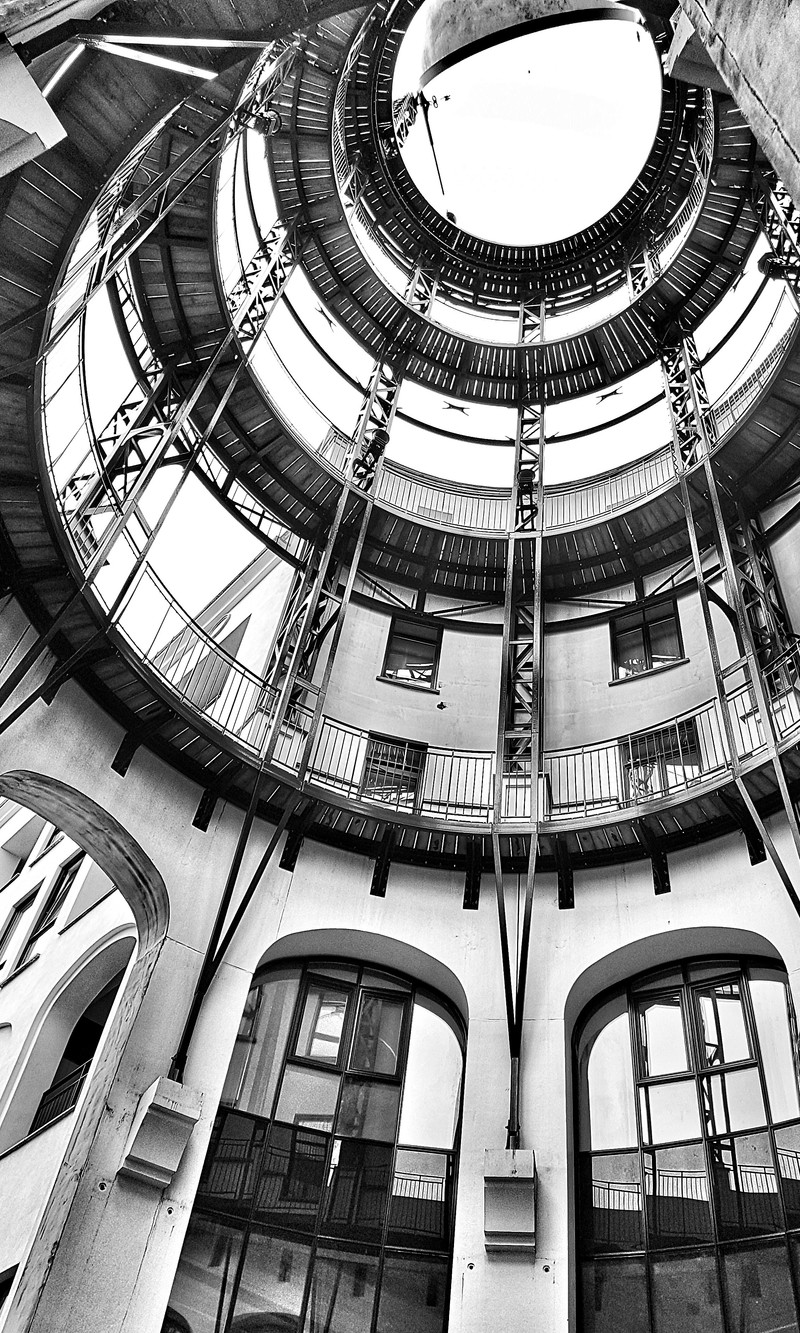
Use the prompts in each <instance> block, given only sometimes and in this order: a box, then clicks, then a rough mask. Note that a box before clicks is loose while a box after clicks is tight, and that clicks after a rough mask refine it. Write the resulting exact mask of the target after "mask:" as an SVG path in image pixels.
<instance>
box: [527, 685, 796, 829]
mask: <svg viewBox="0 0 800 1333" xmlns="http://www.w3.org/2000/svg"><path fill="white" fill-rule="evenodd" d="M743 675H744V670H743V668H742V667H741V666H737V667H736V670H735V671H734V672H731V674H730V676H729V677H728V678H727V681H726V685H727V695H726V706H727V709H728V716H729V718H730V726H731V732H732V735H733V739H734V744H735V746H736V751H737V758H738V759H746V758H748V757H750V756H751V755H755V754H758V753H759V752H760V751H762V750H763V749H764V746H765V741H764V737H763V734H762V731H761V727H760V723H759V719H758V713H757V708H756V701H755V696H754V694H753V691H752V688H751V686H750V684H749V682H748V681H747V680H742V679H741V677H742V676H743ZM773 707H774V705H773ZM730 764H731V759H730V754H729V751H728V744H727V739H726V732H725V726H724V723H723V719H722V716H721V713H720V708H719V704H718V701H717V700H716V699H712V700H709V701H708V702H706V703H703V704H701V705H700V706H699V707H698V708H695V709H693V710H691V711H689V712H686V713H682V714H680V715H679V716H678V717H675V718H672V719H670V720H669V721H667V722H662V723H659V725H658V726H656V727H653V728H651V729H650V730H647V731H639V732H630V733H628V734H627V735H622V736H618V737H615V738H614V739H612V740H604V741H597V742H594V743H593V744H590V745H581V746H575V747H572V748H570V749H563V750H561V749H560V750H546V751H545V753H544V755H543V759H542V766H543V771H544V777H545V781H546V783H547V787H548V817H549V818H550V819H553V820H560V819H588V818H594V817H601V816H602V815H603V814H605V813H610V812H613V811H617V810H626V809H630V808H633V807H636V806H639V805H642V804H646V803H647V802H649V801H657V800H663V799H664V798H668V797H670V796H677V795H680V794H682V793H684V792H687V791H689V790H690V789H691V788H692V787H696V786H700V785H701V784H703V783H706V782H709V781H713V780H715V779H718V778H720V777H721V776H723V775H724V774H725V773H727V772H728V771H729V769H730ZM523 813H524V812H523Z"/></svg>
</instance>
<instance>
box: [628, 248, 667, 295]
mask: <svg viewBox="0 0 800 1333" xmlns="http://www.w3.org/2000/svg"><path fill="white" fill-rule="evenodd" d="M660 273H661V266H660V264H659V262H658V256H657V255H656V253H655V251H654V250H651V249H650V247H649V246H648V245H647V244H645V245H644V246H643V247H642V248H641V249H639V248H638V247H637V249H636V250H635V251H634V252H633V253H632V254H631V255H630V257H629V259H628V292H629V294H630V297H631V300H632V301H635V300H636V298H637V296H641V294H642V292H644V291H646V290H647V288H648V287H652V285H653V283H654V282H656V281H657V279H658V278H659V276H660Z"/></svg>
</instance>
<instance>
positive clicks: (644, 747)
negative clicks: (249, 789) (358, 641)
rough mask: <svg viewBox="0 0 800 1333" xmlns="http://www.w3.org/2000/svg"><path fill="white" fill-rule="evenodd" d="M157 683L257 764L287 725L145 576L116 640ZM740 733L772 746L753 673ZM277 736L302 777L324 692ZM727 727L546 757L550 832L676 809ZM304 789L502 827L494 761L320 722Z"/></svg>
mask: <svg viewBox="0 0 800 1333" xmlns="http://www.w3.org/2000/svg"><path fill="white" fill-rule="evenodd" d="M116 629H117V632H119V633H120V634H121V635H122V636H123V637H124V638H125V639H126V640H127V641H128V643H129V644H130V645H131V646H132V647H133V648H134V649H135V650H136V652H137V654H138V655H139V656H140V658H141V659H142V660H143V661H144V662H145V663H146V664H147V666H148V667H149V668H150V670H151V671H153V672H154V673H156V674H157V675H158V676H159V678H160V680H161V681H162V682H163V683H164V684H165V685H166V686H167V688H168V689H169V690H170V691H171V692H172V693H173V694H174V695H176V696H177V697H178V698H179V699H180V700H181V701H182V702H183V703H184V704H185V705H187V706H188V707H189V708H190V709H192V710H193V711H194V712H196V713H198V714H200V715H201V716H202V717H203V719H204V720H205V721H206V722H208V723H210V724H211V725H212V726H213V727H214V728H216V729H217V730H219V731H220V732H222V733H223V734H224V735H225V736H227V737H229V738H231V739H233V740H235V741H236V742H237V743H238V745H240V746H243V747H244V748H245V750H246V751H247V752H248V753H249V754H250V755H252V756H254V757H257V758H259V759H260V758H261V757H262V756H263V754H264V750H265V745H266V743H267V740H268V739H269V737H270V732H271V727H272V723H273V721H274V718H275V716H276V710H277V704H278V691H277V689H276V688H275V687H272V686H268V685H266V684H265V682H264V681H263V680H262V679H261V678H260V677H259V676H258V675H257V674H256V673H255V672H253V671H251V670H249V669H248V668H247V667H245V666H243V665H242V663H241V662H238V661H237V660H236V658H235V657H233V656H231V654H230V653H228V652H227V651H226V650H225V649H224V648H222V647H221V646H220V645H219V644H218V643H216V642H215V641H214V639H213V638H212V637H211V635H210V634H209V633H208V632H207V631H205V630H204V629H203V628H202V627H201V626H199V625H198V624H197V622H196V621H194V620H192V619H191V617H190V616H188V614H187V613H186V612H185V611H184V610H183V608H182V607H181V606H180V604H179V603H178V602H177V601H176V599H175V598H174V597H173V596H172V595H171V593H169V591H168V590H167V589H166V588H165V587H164V585H163V583H162V582H161V580H160V579H159V578H158V576H157V575H156V574H155V573H154V571H153V570H152V569H150V568H149V567H148V566H144V567H143V568H142V570H141V572H140V574H139V576H138V577H137V580H136V582H135V583H134V585H133V587H132V590H131V592H130V594H129V596H128V599H127V601H126V603H125V605H124V607H123V610H122V612H121V613H120V617H119V620H118V622H117V626H116ZM723 678H724V686H725V692H726V708H727V712H728V719H729V726H730V732H731V735H732V737H733V743H734V747H735V750H736V757H737V759H739V760H747V759H749V758H751V757H754V756H757V755H758V754H760V753H761V752H762V751H763V750H764V748H765V745H766V742H765V737H764V735H763V732H762V728H761V723H760V719H759V716H758V709H757V705H756V700H755V695H754V692H753V689H752V686H751V684H750V681H749V676H748V672H747V668H746V665H745V664H744V663H743V662H742V661H740V660H737V661H736V662H734V663H733V664H732V665H731V666H730V667H729V668H726V670H725V672H724V673H723ZM763 678H764V683H765V690H766V694H767V697H768V699H769V703H770V708H771V713H772V719H773V723H774V727H775V732H776V735H777V737H778V739H779V741H780V740H784V739H788V738H791V737H792V736H794V735H795V734H796V733H797V732H798V731H800V648H798V646H797V645H793V646H792V647H791V648H789V649H787V650H785V651H784V652H783V653H782V654H781V655H780V656H779V657H777V658H776V659H775V661H774V662H773V663H771V664H769V665H768V666H767V667H765V668H764V671H763ZM298 686H299V690H298V699H297V700H293V701H290V703H289V704H288V706H287V708H286V712H285V716H284V718H283V721H282V723H281V726H280V729H279V731H278V733H277V735H276V736H275V737H274V745H273V750H272V762H273V763H274V764H275V765H276V766H277V767H279V768H282V769H284V770H286V771H287V772H289V773H292V774H299V773H300V770H301V766H302V764H303V759H304V756H305V754H306V751H307V749H308V746H309V737H310V736H311V732H312V725H313V723H314V718H315V708H314V702H315V696H316V687H315V686H314V685H313V684H311V683H310V682H298ZM730 767H731V756H730V753H729V746H728V741H727V733H726V727H725V725H724V721H723V717H722V714H721V712H720V706H719V703H718V701H717V700H716V699H711V700H707V701H705V702H704V703H702V704H700V705H699V706H698V707H696V708H694V709H692V710H689V711H687V712H684V713H681V714H679V715H677V716H675V717H673V718H670V719H668V720H666V721H664V722H659V723H658V724H657V725H654V726H653V727H651V728H649V729H646V730H642V731H636V732H628V733H626V734H623V735H620V736H615V737H612V738H609V739H606V740H600V741H595V742H592V743H590V744H586V745H580V746H573V747H567V748H558V749H548V750H545V752H544V755H543V758H542V773H541V775H540V779H539V781H540V808H541V811H542V814H543V818H544V819H545V821H547V820H551V821H559V820H563V819H568V820H571V819H584V820H593V819H596V818H602V817H603V816H604V815H606V814H608V813H613V812H616V811H624V810H628V809H631V808H634V807H636V806H640V805H642V804H646V803H647V802H649V801H658V800H665V799H669V798H671V797H675V798H679V797H680V796H681V795H683V794H685V793H686V792H688V791H690V790H691V789H692V788H694V787H699V786H702V785H703V784H707V783H714V782H715V781H719V780H721V779H723V778H724V776H725V775H726V774H727V773H728V772H729V771H730ZM304 777H305V779H306V780H307V781H308V782H310V783H312V784H313V785H314V786H316V787H318V788H321V789H322V790H324V791H327V792H333V793H335V794H337V795H338V796H341V797H344V798H346V799H347V800H349V801H356V802H358V803H363V804H366V805H372V806H378V807H380V808H382V809H384V810H391V811H394V812H395V813H406V814H409V815H412V816H419V817H421V818H430V819H434V820H436V821H437V822H445V823H452V824H455V825H461V826H463V825H464V824H473V825H483V826H486V825H488V824H489V823H490V822H491V820H492V817H493V806H494V789H495V756H494V752H493V751H486V750H463V749H455V748H449V747H444V746H437V745H425V744H423V743H420V742H415V741H409V740H406V739H403V738H400V737H392V736H384V735H376V734H374V733H372V732H370V731H369V730H368V729H367V728H363V727H356V726H353V725H350V724H348V723H346V722H341V721H338V720H336V719H334V718H331V717H328V716H326V715H322V716H321V718H320V720H319V725H318V730H317V733H316V737H315V739H314V741H313V744H312V745H311V750H310V756H309V761H308V766H307V769H306V771H305V773H304ZM502 784H503V791H502V800H501V811H502V818H503V819H504V820H508V821H509V822H519V821H520V820H525V819H527V818H528V817H529V813H530V784H531V764H530V760H525V759H520V760H518V761H515V763H514V765H513V766H509V768H508V770H507V771H505V772H504V773H503V776H502Z"/></svg>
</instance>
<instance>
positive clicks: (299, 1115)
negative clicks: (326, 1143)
mask: <svg viewBox="0 0 800 1333" xmlns="http://www.w3.org/2000/svg"><path fill="white" fill-rule="evenodd" d="M339 1083H340V1077H339V1075H338V1074H328V1073H326V1071H325V1070H323V1069H301V1068H299V1067H298V1066H297V1065H287V1066H286V1072H285V1074H284V1076H283V1086H282V1087H281V1095H280V1097H279V1098H278V1110H277V1112H276V1118H277V1119H278V1120H283V1121H284V1122H285V1123H286V1124H289V1125H304V1126H305V1127H306V1128H307V1129H332V1127H333V1113H334V1111H335V1110H336V1098H337V1097H338V1095H339Z"/></svg>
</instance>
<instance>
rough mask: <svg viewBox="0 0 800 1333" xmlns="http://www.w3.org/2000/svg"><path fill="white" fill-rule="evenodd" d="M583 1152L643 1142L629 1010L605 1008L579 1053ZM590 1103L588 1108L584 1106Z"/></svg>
mask: <svg viewBox="0 0 800 1333" xmlns="http://www.w3.org/2000/svg"><path fill="white" fill-rule="evenodd" d="M578 1068H579V1071H580V1089H581V1090H580V1096H581V1098H582V1115H581V1140H580V1146H581V1147H582V1148H594V1149H596V1150H600V1151H603V1150H608V1149H611V1148H632V1147H633V1146H634V1144H635V1143H636V1141H637V1138H638V1135H637V1131H636V1107H635V1102H634V1092H633V1064H632V1061H631V1036H630V1020H629V1018H628V1007H627V1003H626V1001H625V997H624V996H623V997H621V998H620V999H618V1000H613V1001H611V1002H610V1004H608V1005H604V1006H603V1008H602V1010H601V1011H600V1012H599V1013H598V1014H597V1015H596V1016H595V1017H593V1018H592V1019H590V1020H589V1022H588V1023H587V1024H586V1027H585V1028H584V1031H583V1033H582V1036H581V1041H580V1046H579V1050H578ZM587 1099H588V1106H584V1105H583V1103H584V1102H585V1101H586V1100H587Z"/></svg>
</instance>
